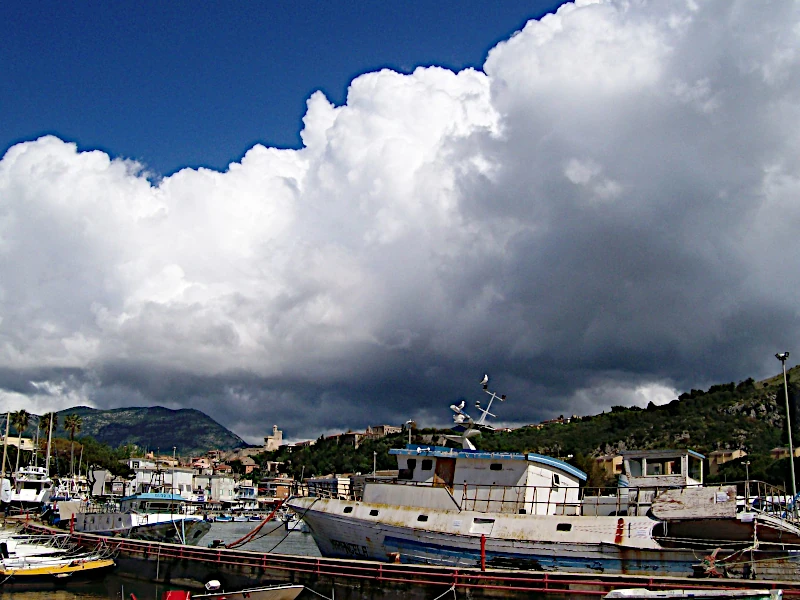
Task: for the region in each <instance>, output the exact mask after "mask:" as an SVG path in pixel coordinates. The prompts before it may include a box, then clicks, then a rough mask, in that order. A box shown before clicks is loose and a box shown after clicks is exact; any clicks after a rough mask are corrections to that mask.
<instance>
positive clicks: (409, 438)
mask: <svg viewBox="0 0 800 600" xmlns="http://www.w3.org/2000/svg"><path fill="white" fill-rule="evenodd" d="M413 422H414V421H412V420H411V419H409V420H408V421H406V426H407V427H408V443H409V444H411V424H412V423H413Z"/></svg>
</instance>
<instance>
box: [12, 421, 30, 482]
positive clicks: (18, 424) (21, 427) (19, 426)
mask: <svg viewBox="0 0 800 600" xmlns="http://www.w3.org/2000/svg"><path fill="white" fill-rule="evenodd" d="M30 421H31V416H30V415H29V414H28V411H27V410H25V409H24V408H22V409H20V410H18V411H17V412H15V413H12V414H11V423H12V424H13V425H14V429H16V430H17V465H16V466H15V467H14V472H15V473H16V472H17V471H19V455H20V454H22V432H23V431H25V430H26V429H27V428H28V423H30Z"/></svg>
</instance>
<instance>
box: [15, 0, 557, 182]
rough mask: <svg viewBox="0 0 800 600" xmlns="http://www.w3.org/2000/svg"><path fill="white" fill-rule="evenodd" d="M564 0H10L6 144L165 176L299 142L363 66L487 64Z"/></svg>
mask: <svg viewBox="0 0 800 600" xmlns="http://www.w3.org/2000/svg"><path fill="white" fill-rule="evenodd" d="M559 4H560V2H558V1H554V0H545V1H542V0H536V1H527V2H523V1H519V0H505V1H502V2H497V3H492V5H491V7H489V5H487V4H486V3H485V2H479V1H475V0H465V1H459V2H454V1H437V2H412V3H400V2H354V1H349V0H348V1H336V2H322V1H319V2H311V1H297V2H252V3H240V4H229V3H215V2H205V3H199V4H198V3H194V2H187V1H178V2H152V3H147V4H141V3H133V2H127V3H126V2H32V3H27V2H5V3H3V4H2V6H0V38H1V39H2V40H3V49H2V53H3V54H2V72H3V76H2V94H1V95H0V96H1V97H0V136H2V137H0V154H1V153H2V152H4V151H5V150H6V149H7V148H8V147H9V146H10V145H12V144H14V143H16V142H19V141H24V140H31V139H35V138H36V137H38V136H40V135H41V134H44V133H54V134H56V135H58V136H60V137H61V138H62V139H65V140H71V141H75V142H77V143H78V145H79V147H81V148H82V149H88V148H100V149H104V150H106V151H107V152H109V153H110V154H111V155H113V156H122V157H126V158H134V159H136V160H139V161H141V162H143V163H145V164H146V165H147V166H148V167H149V168H150V169H151V170H153V171H155V172H156V173H157V174H161V175H167V174H169V173H172V172H174V171H175V170H177V169H179V168H181V167H184V166H191V167H197V166H208V167H212V168H215V169H222V170H224V169H225V168H227V166H228V164H229V163H230V162H232V161H235V160H238V159H240V158H241V156H242V154H243V153H244V152H245V151H246V150H247V149H248V148H250V147H251V146H253V144H254V143H257V142H260V143H264V144H267V145H270V146H279V147H298V146H299V145H300V137H299V133H300V129H301V127H302V123H301V119H302V117H303V115H304V114H305V111H306V106H305V102H306V99H307V98H308V97H309V96H310V95H311V93H312V92H314V91H315V90H322V91H323V92H324V93H325V95H326V96H327V97H328V98H329V99H330V100H331V101H332V102H334V103H335V104H337V105H339V104H342V103H344V101H345V97H346V93H347V87H348V85H349V83H350V81H351V80H352V79H353V78H354V77H356V76H357V75H359V74H361V73H364V72H367V71H374V70H377V69H380V68H383V67H388V68H390V69H394V70H397V71H401V72H410V71H412V70H413V69H414V68H415V67H416V66H419V65H425V66H427V65H432V64H433V65H439V66H444V67H448V68H451V69H454V70H461V69H463V68H466V67H474V68H481V66H482V65H483V61H484V60H485V58H486V53H487V51H488V50H489V48H491V47H492V46H494V45H495V44H496V43H497V41H499V40H500V39H503V38H506V37H508V36H509V35H510V34H511V33H513V32H514V31H516V30H517V29H519V28H521V26H522V25H523V24H524V23H525V22H526V21H527V20H528V19H529V18H538V17H541V16H542V15H543V14H546V13H548V12H552V11H554V10H555V9H556V8H557V7H558V6H559Z"/></svg>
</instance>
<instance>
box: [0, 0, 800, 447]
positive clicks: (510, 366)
mask: <svg viewBox="0 0 800 600" xmlns="http://www.w3.org/2000/svg"><path fill="white" fill-rule="evenodd" d="M229 6H230V5H226V4H222V3H193V4H190V3H187V2H169V3H167V2H161V3H149V4H136V3H123V2H113V3H111V2H73V3H69V2H60V3H55V2H53V3H41V2H34V3H22V2H6V3H1V4H0V40H2V45H0V48H1V49H0V52H2V55H1V56H2V58H0V60H2V64H0V86H2V89H1V90H0V136H3V137H2V138H0V151H2V152H3V154H2V158H1V159H0V403H2V404H3V405H4V406H6V407H8V408H9V409H10V410H17V409H19V408H26V409H27V410H29V411H31V412H34V413H37V414H40V413H42V412H46V411H49V410H53V409H55V410H62V409H65V408H69V407H71V406H77V405H87V406H93V407H97V408H117V407H125V406H148V405H160V406H166V407H169V408H181V407H192V408H197V409H199V410H202V411H203V412H205V413H206V414H208V415H210V416H212V417H213V418H215V419H217V420H218V421H219V422H220V423H222V424H223V425H225V426H226V427H228V428H229V429H231V430H233V431H235V432H236V433H237V434H239V435H240V436H242V437H243V438H245V439H247V440H249V441H258V440H260V439H262V438H263V436H264V435H265V434H266V433H268V432H269V431H270V430H271V428H272V425H274V424H277V425H278V426H279V427H280V428H281V429H282V430H283V431H284V432H285V435H286V437H287V438H288V439H303V438H305V439H314V438H316V437H318V436H319V435H321V434H323V433H335V432H337V431H339V432H340V431H344V430H347V429H363V428H364V427H366V426H369V425H376V424H395V425H399V424H402V423H404V422H405V421H407V420H408V419H411V418H413V419H415V420H416V421H417V423H418V424H420V426H445V425H447V424H448V423H449V422H451V421H450V418H451V415H450V412H449V410H448V406H449V405H450V404H452V403H454V402H458V401H459V399H461V398H464V399H466V400H468V401H469V402H468V405H472V403H473V402H474V401H475V400H480V399H482V398H481V395H482V392H481V390H480V387H479V383H478V382H479V381H480V379H481V378H482V377H483V375H484V373H488V374H489V377H490V380H491V388H492V389H493V390H494V391H497V392H498V393H500V394H506V395H507V397H508V400H507V401H506V402H505V403H503V406H502V407H500V408H499V409H498V410H499V411H500V412H499V420H500V421H501V422H502V424H504V425H508V426H516V425H521V424H527V423H533V422H537V421H540V420H542V419H547V418H552V417H555V416H558V415H560V414H578V415H590V414H597V413H599V412H600V411H602V410H608V409H609V408H610V407H612V406H616V405H623V406H630V405H638V406H647V404H648V403H649V402H655V403H656V404H662V403H664V402H669V401H671V400H672V399H674V398H676V397H677V396H678V395H679V394H680V393H681V392H682V391H686V390H690V389H707V388H708V387H710V386H711V385H715V384H719V383H727V382H730V381H733V382H739V381H742V380H745V379H747V378H748V377H753V378H755V379H760V378H763V377H767V376H771V375H775V374H776V373H778V372H779V369H780V364H779V363H778V362H777V361H776V359H775V357H774V355H775V353H776V352H779V351H780V352H783V351H790V352H791V353H792V354H791V356H792V358H790V361H791V364H787V367H793V366H794V365H796V364H797V363H796V362H794V361H795V360H796V358H797V357H798V356H800V349H798V348H796V347H794V345H793V344H796V342H797V340H798V339H800V312H798V309H797V302H796V295H797V290H798V289H800V245H799V244H798V237H797V232H798V231H800V203H798V198H800V53H798V52H797V31H798V30H800V4H799V3H789V2H776V3H772V4H769V6H768V7H767V8H764V7H762V6H761V5H760V4H756V3H752V2H746V1H742V2H731V1H730V0H703V1H697V2H695V1H687V2H663V1H662V0H641V1H637V2H629V1H627V0H576V2H574V3H566V4H563V5H561V6H560V7H558V8H557V10H556V12H554V13H547V11H551V10H554V9H556V6H555V5H554V4H551V3H545V4H541V3H525V2H498V3H491V4H487V3H481V2H458V3H455V2H451V3H446V2H445V3H443V2H436V3H427V4H420V5H416V4H413V3H410V4H391V3H379V2H373V3H361V4H357V3H327V4H326V3H321V2H320V3H316V4H314V3H292V4H288V3H286V4H280V3H271V4H267V3H239V4H233V5H232V6H233V7H234V8H235V9H239V10H232V9H231V8H229ZM545 13H547V14H545ZM543 14H544V16H542V15H543ZM515 32H516V33H515ZM418 65H425V68H417V69H415V67H416V66H418ZM468 66H471V67H476V68H477V67H480V69H481V70H467V69H465V67H468ZM383 67H387V68H386V69H384V70H379V69H382V68H383ZM317 90H321V92H318V91H317ZM301 128H302V129H301ZM44 134H49V135H44ZM301 135H302V138H301V137H300V136H301ZM301 139H302V141H303V143H302V144H301V143H300V140H301ZM201 165H207V166H210V167H213V169H198V168H196V167H198V166H201ZM182 167H188V168H182ZM178 169H181V170H178ZM599 451H605V450H604V449H599Z"/></svg>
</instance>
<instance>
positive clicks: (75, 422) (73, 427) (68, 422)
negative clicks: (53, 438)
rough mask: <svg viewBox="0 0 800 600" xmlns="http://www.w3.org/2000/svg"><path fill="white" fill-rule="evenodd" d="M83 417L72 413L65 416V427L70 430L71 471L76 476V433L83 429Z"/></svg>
mask: <svg viewBox="0 0 800 600" xmlns="http://www.w3.org/2000/svg"><path fill="white" fill-rule="evenodd" d="M81 425H83V419H81V418H80V416H79V415H76V414H71V415H67V416H66V417H64V429H66V430H67V431H69V472H70V475H72V476H73V477H74V476H75V468H74V461H75V434H76V433H77V432H78V431H80V430H81Z"/></svg>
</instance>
